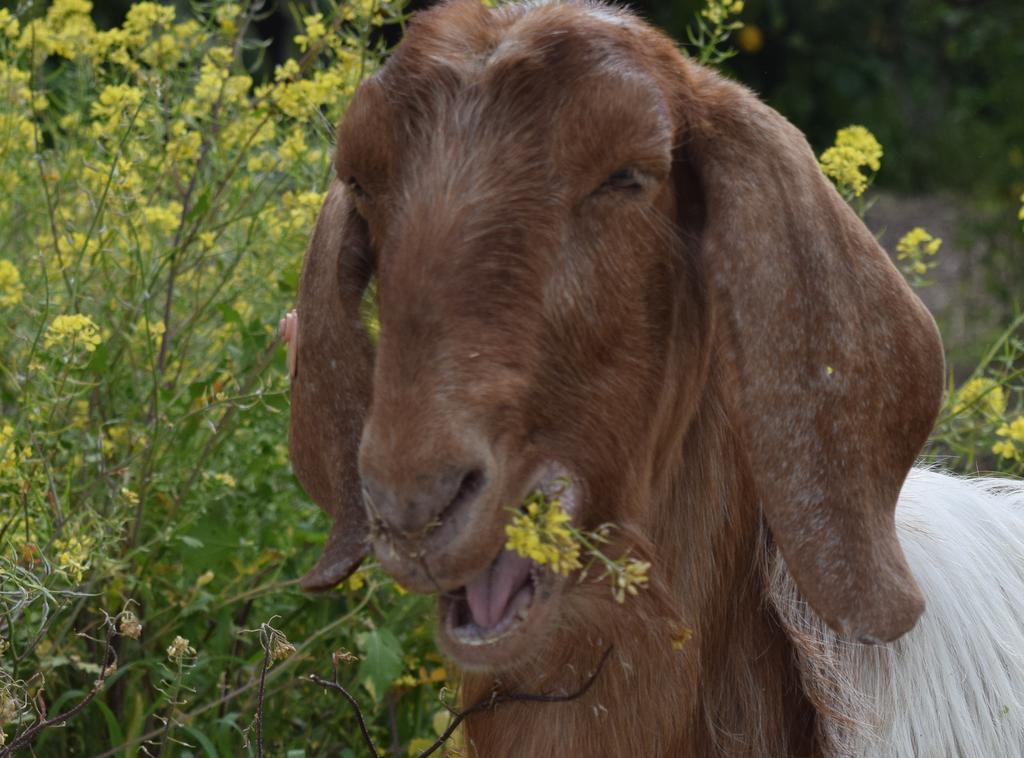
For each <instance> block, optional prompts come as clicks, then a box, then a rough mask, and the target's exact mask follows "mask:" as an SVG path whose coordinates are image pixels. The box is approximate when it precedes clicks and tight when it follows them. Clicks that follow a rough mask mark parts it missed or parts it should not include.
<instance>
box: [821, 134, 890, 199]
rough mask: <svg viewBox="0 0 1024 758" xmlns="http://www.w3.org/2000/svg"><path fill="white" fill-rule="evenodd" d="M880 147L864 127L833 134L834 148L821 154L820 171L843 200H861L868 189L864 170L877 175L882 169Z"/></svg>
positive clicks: (873, 136)
mask: <svg viewBox="0 0 1024 758" xmlns="http://www.w3.org/2000/svg"><path fill="white" fill-rule="evenodd" d="M881 158H882V146H881V145H880V144H878V140H876V139H875V135H873V134H872V133H871V132H869V131H868V130H867V129H865V128H864V127H863V126H859V125H856V124H855V125H853V126H848V127H846V128H845V129H840V130H839V131H838V132H836V142H835V145H833V146H832V147H830V148H828V149H827V150H826V151H825V152H823V153H822V154H821V156H820V157H819V158H818V161H819V163H820V165H821V170H822V171H823V172H824V173H825V176H827V177H828V178H829V179H831V180H832V181H834V182H835V183H836V186H837V187H838V189H839V191H840V192H841V193H842V194H843V195H844V196H846V197H850V196H852V197H860V196H861V195H862V194H864V190H865V189H867V186H868V177H867V176H866V175H865V174H864V173H863V172H862V170H861V169H862V168H863V167H865V166H866V167H867V168H868V169H870V170H871V171H873V172H874V171H878V170H879V169H880V168H881V166H882V163H881Z"/></svg>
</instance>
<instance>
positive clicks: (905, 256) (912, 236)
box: [896, 226, 942, 275]
mask: <svg viewBox="0 0 1024 758" xmlns="http://www.w3.org/2000/svg"><path fill="white" fill-rule="evenodd" d="M941 246H942V240H941V239H940V238H938V237H933V236H932V235H930V234H929V233H928V232H926V231H925V230H924V229H922V228H921V227H919V226H917V227H914V228H913V229H911V230H910V231H909V232H907V233H906V234H904V235H903V236H902V237H901V238H900V241H899V242H897V243H896V260H898V261H903V265H902V266H901V268H902V269H903V271H904V272H905V273H907V274H917V275H921V274H925V273H927V272H928V269H930V268H934V267H935V263H934V262H932V261H929V260H927V257H930V256H934V255H935V254H936V253H937V252H939V247H941Z"/></svg>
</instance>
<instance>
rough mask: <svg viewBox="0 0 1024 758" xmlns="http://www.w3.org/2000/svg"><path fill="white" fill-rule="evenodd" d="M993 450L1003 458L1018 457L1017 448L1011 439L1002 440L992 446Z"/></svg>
mask: <svg viewBox="0 0 1024 758" xmlns="http://www.w3.org/2000/svg"><path fill="white" fill-rule="evenodd" d="M992 452H993V453H995V454H996V455H998V456H1000V457H1002V458H1010V459H1013V458H1016V457H1017V448H1016V446H1015V445H1014V444H1013V443H1012V442H1010V441H1009V440H1000V441H999V442H997V443H996V444H994V445H993V446H992Z"/></svg>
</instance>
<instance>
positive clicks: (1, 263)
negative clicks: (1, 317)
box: [0, 259, 25, 307]
mask: <svg viewBox="0 0 1024 758" xmlns="http://www.w3.org/2000/svg"><path fill="white" fill-rule="evenodd" d="M24 293H25V285H24V284H22V283H21V274H20V273H19V272H18V269H17V268H16V267H15V265H14V264H13V263H11V262H10V261H7V260H3V259H0V306H3V307H9V306H12V305H17V304H18V303H20V302H21V298H22V296H23V295H24Z"/></svg>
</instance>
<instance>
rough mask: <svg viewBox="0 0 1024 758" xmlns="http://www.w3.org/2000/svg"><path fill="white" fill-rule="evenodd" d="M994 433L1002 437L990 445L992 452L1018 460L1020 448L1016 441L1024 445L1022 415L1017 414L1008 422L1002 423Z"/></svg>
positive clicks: (1023, 419) (1023, 420)
mask: <svg viewBox="0 0 1024 758" xmlns="http://www.w3.org/2000/svg"><path fill="white" fill-rule="evenodd" d="M996 435H998V436H999V437H1004V438H1005V439H1002V440H1000V441H999V442H997V443H996V444H995V445H993V446H992V452H993V453H995V454H996V455H999V456H1002V457H1003V458H1012V459H1017V460H1020V458H1021V450H1020V449H1019V448H1018V447H1017V443H1020V444H1021V445H1024V416H1018V417H1017V418H1015V419H1014V420H1013V421H1011V422H1010V423H1008V424H1003V425H1002V426H1000V427H999V428H998V429H996Z"/></svg>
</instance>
